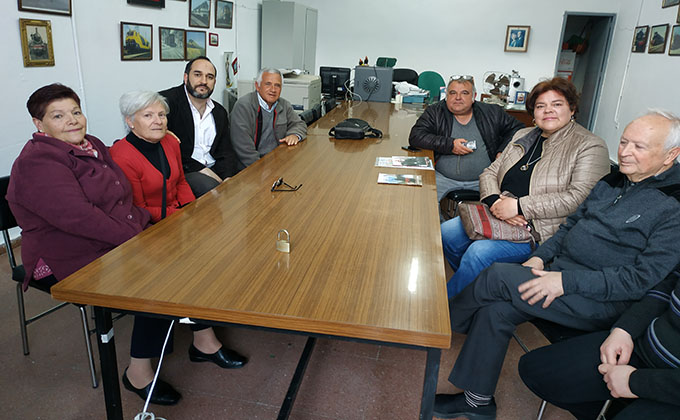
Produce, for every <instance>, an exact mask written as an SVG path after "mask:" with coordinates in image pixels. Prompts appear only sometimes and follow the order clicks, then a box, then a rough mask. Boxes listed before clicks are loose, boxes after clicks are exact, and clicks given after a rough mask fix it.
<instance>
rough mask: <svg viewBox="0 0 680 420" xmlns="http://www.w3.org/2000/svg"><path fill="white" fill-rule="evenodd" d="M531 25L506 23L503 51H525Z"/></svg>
mask: <svg viewBox="0 0 680 420" xmlns="http://www.w3.org/2000/svg"><path fill="white" fill-rule="evenodd" d="M530 31H531V26H521V25H508V28H507V29H506V31H505V48H504V51H505V52H527V48H528V47H529V32H530Z"/></svg>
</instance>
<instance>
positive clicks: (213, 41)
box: [208, 32, 220, 47]
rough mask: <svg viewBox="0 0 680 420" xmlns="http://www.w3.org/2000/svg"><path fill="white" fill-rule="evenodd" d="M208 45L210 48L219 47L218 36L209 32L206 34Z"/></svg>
mask: <svg viewBox="0 0 680 420" xmlns="http://www.w3.org/2000/svg"><path fill="white" fill-rule="evenodd" d="M208 45H210V46H211V47H219V45H220V36H219V35H217V34H214V33H212V32H210V33H209V34H208Z"/></svg>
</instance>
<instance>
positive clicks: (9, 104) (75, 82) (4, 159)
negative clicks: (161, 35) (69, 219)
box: [0, 0, 261, 175]
mask: <svg viewBox="0 0 680 420" xmlns="http://www.w3.org/2000/svg"><path fill="white" fill-rule="evenodd" d="M234 4H235V7H234V9H235V10H234V25H233V29H219V28H215V27H214V10H212V11H211V23H210V26H211V28H210V29H203V28H190V27H189V26H188V23H189V19H188V10H189V6H188V2H181V1H175V0H166V2H165V8H164V9H154V8H148V7H141V6H131V5H128V4H127V1H126V0H106V1H102V0H72V7H73V19H71V18H70V17H68V16H57V15H47V14H40V13H27V12H19V11H18V10H17V3H16V2H13V1H3V2H2V3H0V35H1V36H2V39H3V49H2V50H3V58H4V62H3V64H2V67H0V76H2V80H4V81H5V86H4V91H5V92H4V93H5V95H4V96H5V98H4V100H3V101H0V113H1V115H2V121H3V122H4V130H3V136H2V138H0V174H2V175H5V174H8V173H9V172H10V169H11V165H12V162H13V161H14V159H15V158H16V156H17V155H18V154H19V152H20V151H21V148H22V147H23V145H24V143H25V142H26V140H27V139H28V138H29V137H30V134H31V133H32V132H33V131H35V130H34V127H33V124H32V123H31V120H30V115H29V114H28V112H27V111H26V100H27V99H28V97H29V95H30V94H31V93H32V92H33V91H34V90H35V89H37V88H39V87H40V86H43V85H46V84H49V83H53V82H61V83H63V84H65V85H68V86H70V87H72V88H73V89H74V90H75V91H76V92H77V93H78V94H79V95H80V97H81V100H82V101H83V105H84V109H85V112H86V116H87V118H88V132H89V133H91V134H93V135H95V136H97V137H99V138H100V139H101V140H102V141H104V142H105V143H107V144H111V143H112V142H113V141H114V140H116V139H118V138H121V137H122V136H124V135H125V134H126V132H125V130H124V127H123V124H122V120H121V117H120V113H119V111H118V98H119V97H120V95H121V94H122V93H124V92H126V91H130V90H135V89H146V90H161V89H165V88H168V87H171V86H176V85H179V84H180V83H181V82H182V75H183V72H184V66H185V65H186V62H184V61H163V62H161V61H160V60H159V48H158V46H159V41H158V27H159V26H167V27H175V28H183V29H190V30H205V31H206V32H207V33H209V32H213V33H217V34H218V35H219V46H218V47H211V46H207V55H208V57H209V58H210V59H211V60H212V61H213V62H214V63H215V65H216V66H217V72H218V76H217V78H218V81H217V84H216V87H215V93H214V94H213V96H214V98H215V99H216V100H217V101H220V102H221V101H222V91H223V89H224V87H225V78H224V76H225V74H226V73H225V72H226V69H225V67H224V58H223V53H224V52H225V51H236V53H237V56H238V58H239V63H240V65H241V70H240V73H239V74H238V75H237V77H238V76H240V75H241V73H243V74H246V73H247V74H249V75H250V77H252V76H253V75H255V74H256V73H257V69H258V68H259V45H260V41H259V33H260V26H259V22H260V11H259V9H260V8H261V6H260V1H258V0H236V1H235V2H234ZM213 7H214V2H213ZM19 18H25V19H41V20H50V21H51V24H52V38H53V44H54V55H55V66H54V67H44V68H39V67H30V68H25V67H23V61H22V56H21V41H20V38H19ZM121 21H125V22H139V23H146V24H152V25H153V44H154V45H153V60H152V61H138V62H134V61H121V60H120V41H119V39H120V22H121ZM73 23H75V25H72V24H73ZM74 30H75V34H77V37H74ZM207 33H206V36H207ZM74 39H77V42H74ZM206 43H207V41H206ZM77 51H78V52H79V57H80V64H81V65H80V66H78V62H77V53H76V52H77ZM79 69H82V80H83V84H82V86H81V84H80V81H79Z"/></svg>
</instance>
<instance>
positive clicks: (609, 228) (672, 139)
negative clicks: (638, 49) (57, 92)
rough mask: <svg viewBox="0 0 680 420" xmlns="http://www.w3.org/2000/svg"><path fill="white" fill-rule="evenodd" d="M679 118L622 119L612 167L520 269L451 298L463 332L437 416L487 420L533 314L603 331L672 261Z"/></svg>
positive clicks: (677, 230)
mask: <svg viewBox="0 0 680 420" xmlns="http://www.w3.org/2000/svg"><path fill="white" fill-rule="evenodd" d="M679 154H680V119H678V118H677V117H675V116H673V115H671V114H669V113H663V112H651V113H650V114H648V115H645V116H643V117H641V118H638V119H637V120H635V121H633V122H632V123H630V124H629V125H628V126H627V127H626V129H625V130H624V132H623V135H622V136H621V142H620V144H619V149H618V158H619V166H620V169H619V171H616V172H614V173H612V174H610V175H607V176H606V177H604V178H603V179H602V180H601V181H600V182H598V183H597V184H596V185H595V187H594V188H593V190H592V191H591V193H590V195H589V196H588V198H586V200H585V201H584V202H583V203H582V204H581V206H579V208H578V209H577V210H576V212H575V213H574V214H572V215H570V216H569V217H568V218H567V221H566V222H565V223H564V224H562V225H561V226H560V228H559V230H558V231H557V233H556V234H555V235H554V236H553V237H552V238H550V239H549V240H547V241H546V242H545V243H543V244H542V245H541V246H540V247H539V248H538V249H537V250H536V251H535V252H534V254H533V255H532V256H531V258H529V260H527V261H526V262H525V263H524V264H522V265H518V264H498V263H497V264H494V265H492V266H491V267H489V268H488V269H487V270H486V271H484V272H482V273H481V274H480V275H479V277H477V279H476V280H475V282H474V283H472V284H471V285H470V286H468V287H467V288H466V289H464V290H463V292H461V293H460V294H459V295H457V296H456V297H455V298H454V299H452V300H451V301H450V311H451V327H452V329H453V330H454V331H456V332H460V333H464V334H467V337H466V339H465V343H464V344H463V348H462V350H461V352H460V354H459V356H458V359H457V360H456V363H455V365H454V368H453V370H452V372H451V375H450V376H449V381H450V382H451V383H453V384H454V385H455V386H456V387H458V388H461V389H463V390H464V391H465V392H464V393H461V394H455V395H444V394H441V395H437V397H436V399H435V409H434V413H435V415H437V416H438V417H440V418H456V417H459V416H468V417H469V416H473V417H475V419H479V420H482V419H487V420H492V419H495V418H496V405H495V402H494V400H493V398H492V397H493V393H494V390H495V388H496V383H497V382H498V377H499V375H500V371H501V367H502V365H503V359H504V357H505V352H506V350H507V346H508V342H509V340H510V337H511V336H512V333H513V331H514V330H515V327H516V326H517V325H519V324H521V323H523V322H525V321H528V320H530V319H533V318H542V319H546V320H549V321H552V322H555V323H558V324H561V325H565V326H567V327H572V328H577V329H581V330H588V331H596V330H601V329H608V328H610V327H611V325H612V324H613V323H614V322H615V321H616V319H617V318H618V317H619V316H620V315H621V314H622V313H623V311H624V310H625V309H626V308H627V307H628V306H630V304H631V303H632V302H634V301H636V300H639V299H640V298H642V296H643V295H644V294H645V292H646V291H647V290H649V289H651V288H652V287H654V285H655V284H657V283H658V282H659V281H661V280H662V279H664V278H665V277H666V276H668V274H669V273H671V272H672V271H673V269H674V267H676V266H677V265H678V264H679V263H680V252H678V250H677V248H676V246H677V244H678V243H680V218H678V214H680V201H679V200H680V165H679V164H678V163H677V162H676V158H677V157H678V155H679Z"/></svg>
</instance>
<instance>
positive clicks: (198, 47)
mask: <svg viewBox="0 0 680 420" xmlns="http://www.w3.org/2000/svg"><path fill="white" fill-rule="evenodd" d="M186 34H187V37H186V48H185V50H186V52H185V54H184V56H185V57H186V59H187V60H192V59H194V58H196V57H200V56H202V55H205V31H186Z"/></svg>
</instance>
